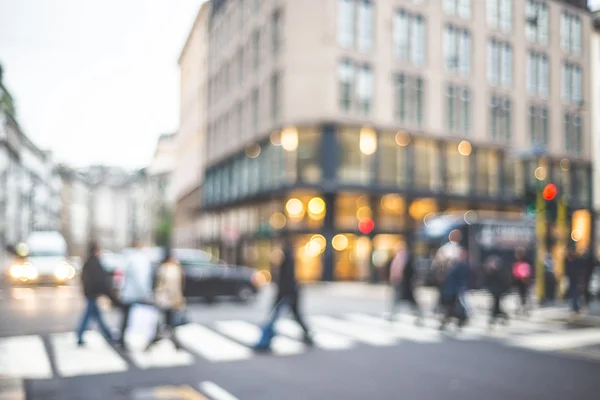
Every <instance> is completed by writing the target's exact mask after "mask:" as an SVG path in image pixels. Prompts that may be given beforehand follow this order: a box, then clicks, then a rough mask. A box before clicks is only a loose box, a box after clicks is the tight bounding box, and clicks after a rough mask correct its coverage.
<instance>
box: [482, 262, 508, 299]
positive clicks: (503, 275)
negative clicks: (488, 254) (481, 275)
mask: <svg viewBox="0 0 600 400" xmlns="http://www.w3.org/2000/svg"><path fill="white" fill-rule="evenodd" d="M485 278H486V282H485V283H486V287H487V288H488V290H489V291H490V293H491V294H492V296H502V295H503V294H505V293H506V292H508V290H509V289H510V285H511V278H510V271H508V270H507V269H506V268H502V267H498V268H494V269H487V270H486V276H485Z"/></svg>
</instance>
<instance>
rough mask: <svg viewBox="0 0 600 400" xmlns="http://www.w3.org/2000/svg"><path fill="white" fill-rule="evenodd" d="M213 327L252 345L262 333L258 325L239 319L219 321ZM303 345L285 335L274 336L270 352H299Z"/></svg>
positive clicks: (302, 350) (283, 353)
mask: <svg viewBox="0 0 600 400" xmlns="http://www.w3.org/2000/svg"><path fill="white" fill-rule="evenodd" d="M215 327H216V329H217V330H218V331H219V332H221V333H223V334H224V335H227V336H229V337H230V338H232V339H235V340H238V341H239V342H241V343H243V344H245V345H247V346H254V345H255V344H256V343H258V341H259V339H260V336H261V333H262V332H261V329H260V328H259V327H258V326H256V325H253V324H251V323H249V322H246V321H241V320H232V321H219V322H217V323H216V324H215ZM305 347H306V346H305V345H304V344H302V343H300V342H298V341H296V340H293V339H290V338H288V337H285V336H275V337H274V338H273V342H272V344H271V350H272V352H273V353H274V354H277V355H280V356H288V355H295V354H301V353H303V352H304V350H305Z"/></svg>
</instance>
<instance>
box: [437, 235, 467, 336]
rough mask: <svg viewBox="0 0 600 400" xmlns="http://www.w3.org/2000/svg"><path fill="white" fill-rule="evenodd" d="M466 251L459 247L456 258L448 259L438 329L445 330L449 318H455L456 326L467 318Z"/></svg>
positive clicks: (459, 326)
mask: <svg viewBox="0 0 600 400" xmlns="http://www.w3.org/2000/svg"><path fill="white" fill-rule="evenodd" d="M469 273H470V270H469V264H468V252H467V249H466V248H464V247H460V251H459V252H458V258H456V259H454V260H452V261H450V263H449V265H448V268H447V271H446V274H445V276H444V279H443V282H442V287H441V303H442V307H443V316H442V321H441V324H440V330H445V329H446V325H447V324H448V322H450V320H451V319H453V318H455V319H456V320H457V326H458V328H462V327H463V326H464V325H465V324H466V322H467V320H468V318H469V314H468V310H467V305H466V302H465V293H466V291H467V289H468V287H469Z"/></svg>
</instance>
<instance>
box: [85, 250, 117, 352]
mask: <svg viewBox="0 0 600 400" xmlns="http://www.w3.org/2000/svg"><path fill="white" fill-rule="evenodd" d="M81 283H82V286H83V294H84V296H85V298H86V307H85V311H84V313H83V316H82V318H81V322H80V323H79V327H78V328H77V345H78V346H83V345H85V342H84V340H83V334H84V332H85V331H86V330H87V327H88V325H89V323H90V321H91V320H96V322H97V323H98V328H100V332H101V333H102V335H103V336H104V337H105V338H106V339H107V340H108V341H111V342H112V341H113V340H114V338H113V335H112V334H111V332H110V329H109V328H108V326H107V325H106V323H105V322H104V318H103V317H102V311H101V310H100V307H98V298H99V297H100V296H107V297H109V298H110V299H111V300H112V301H113V303H115V304H118V300H117V299H116V298H115V296H114V294H113V291H112V283H111V281H110V279H109V275H108V274H107V273H106V271H105V270H104V268H102V265H101V263H100V246H99V245H98V244H97V243H91V244H90V246H89V254H88V258H87V260H86V261H85V263H84V264H83V268H82V270H81Z"/></svg>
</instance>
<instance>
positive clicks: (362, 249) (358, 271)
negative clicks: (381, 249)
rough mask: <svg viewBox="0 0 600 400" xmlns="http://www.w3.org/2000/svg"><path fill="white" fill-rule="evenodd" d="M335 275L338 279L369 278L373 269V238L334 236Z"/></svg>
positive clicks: (345, 235)
mask: <svg viewBox="0 0 600 400" xmlns="http://www.w3.org/2000/svg"><path fill="white" fill-rule="evenodd" d="M332 245H333V247H334V251H335V253H334V276H335V280H338V281H354V280H367V279H368V278H369V276H370V270H371V253H372V246H371V240H370V239H369V238H368V237H365V236H356V235H351V234H339V235H337V236H335V237H334V239H333V243H332Z"/></svg>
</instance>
